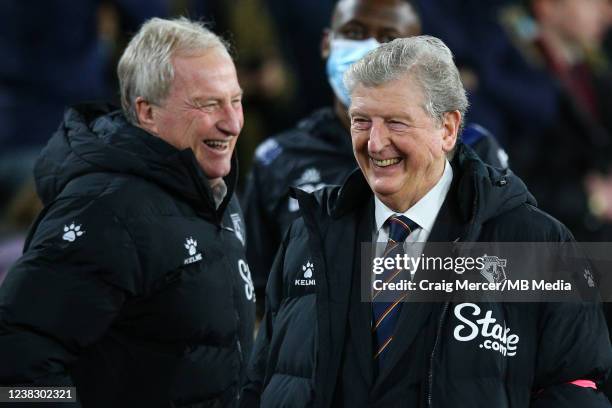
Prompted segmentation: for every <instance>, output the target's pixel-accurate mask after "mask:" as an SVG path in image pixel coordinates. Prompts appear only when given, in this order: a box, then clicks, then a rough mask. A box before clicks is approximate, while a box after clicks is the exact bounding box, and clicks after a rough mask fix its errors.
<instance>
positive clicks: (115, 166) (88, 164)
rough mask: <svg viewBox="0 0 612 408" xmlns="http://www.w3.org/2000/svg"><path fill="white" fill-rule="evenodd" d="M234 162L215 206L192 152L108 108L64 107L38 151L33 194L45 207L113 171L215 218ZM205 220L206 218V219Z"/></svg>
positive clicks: (233, 173)
mask: <svg viewBox="0 0 612 408" xmlns="http://www.w3.org/2000/svg"><path fill="white" fill-rule="evenodd" d="M237 170H238V168H237V161H236V157H235V154H234V156H233V157H232V170H231V172H230V174H228V176H226V177H225V178H224V180H225V183H226V185H227V194H226V196H225V198H224V200H223V203H222V204H221V205H220V206H219V208H218V209H216V208H215V204H214V200H213V196H212V192H211V190H210V186H209V183H208V180H207V178H206V176H205V174H204V172H203V171H202V169H201V168H200V166H199V165H198V162H197V160H196V158H195V155H194V154H193V151H192V150H191V149H185V150H182V151H181V150H178V149H176V148H175V147H173V146H171V145H170V144H168V143H166V142H165V141H163V140H162V139H160V138H158V137H156V136H154V135H152V134H150V133H148V132H147V131H145V130H143V129H141V128H138V127H136V126H133V125H131V124H130V123H128V122H127V120H126V119H125V117H124V115H123V114H122V112H121V111H120V110H116V109H115V108H114V107H112V106H111V105H107V104H81V105H76V106H74V107H71V108H68V109H67V110H66V112H65V114H64V120H63V122H62V123H61V124H60V127H59V129H58V130H57V131H56V132H55V133H54V134H53V136H52V137H51V139H50V140H49V143H48V144H47V146H46V147H45V148H44V149H43V150H42V152H41V155H40V157H39V159H38V160H37V162H36V165H35V169H34V177H35V180H36V188H37V191H38V195H39V196H40V198H41V199H42V201H43V203H44V204H45V205H47V204H49V203H50V202H51V201H53V200H54V199H55V198H56V197H57V196H58V195H59V194H60V193H61V192H62V190H63V189H64V188H65V186H66V185H67V184H68V183H69V182H70V181H72V180H74V179H76V178H78V177H80V176H83V175H86V174H90V173H99V172H103V173H117V174H123V175H132V176H136V177H140V178H143V179H146V180H148V181H150V182H152V183H155V184H157V185H158V186H160V187H161V188H163V189H165V190H167V191H169V192H171V193H172V194H173V195H175V196H176V197H177V198H181V199H183V200H185V201H187V202H189V203H190V204H191V205H192V206H193V207H194V208H195V209H196V211H198V212H199V213H202V214H203V215H208V216H212V217H213V218H218V217H217V216H216V214H217V213H220V214H222V213H223V210H224V209H225V207H226V206H227V203H228V202H229V200H230V199H231V196H232V195H233V191H234V188H235V185H236V180H237V173H238V172H237ZM207 218H208V217H207Z"/></svg>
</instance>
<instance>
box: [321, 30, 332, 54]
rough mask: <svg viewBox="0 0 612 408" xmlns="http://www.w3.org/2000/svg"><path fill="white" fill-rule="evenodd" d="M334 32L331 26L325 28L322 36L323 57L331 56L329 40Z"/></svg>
mask: <svg viewBox="0 0 612 408" xmlns="http://www.w3.org/2000/svg"><path fill="white" fill-rule="evenodd" d="M331 35H332V32H331V30H330V29H329V28H326V29H324V30H323V36H322V37H321V58H323V60H326V59H327V58H328V57H329V40H330V36H331Z"/></svg>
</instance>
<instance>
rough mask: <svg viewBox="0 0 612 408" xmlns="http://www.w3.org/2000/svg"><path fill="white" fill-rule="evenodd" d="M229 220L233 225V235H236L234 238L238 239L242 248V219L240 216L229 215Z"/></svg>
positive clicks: (236, 214)
mask: <svg viewBox="0 0 612 408" xmlns="http://www.w3.org/2000/svg"><path fill="white" fill-rule="evenodd" d="M230 218H231V219H232V224H234V234H236V238H238V241H240V242H241V243H242V246H244V234H243V232H242V219H241V218H240V214H238V213H233V214H230Z"/></svg>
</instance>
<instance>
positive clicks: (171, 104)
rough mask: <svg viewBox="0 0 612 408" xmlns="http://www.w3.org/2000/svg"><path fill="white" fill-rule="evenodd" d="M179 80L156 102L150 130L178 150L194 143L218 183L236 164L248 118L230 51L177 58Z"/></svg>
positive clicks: (201, 161)
mask: <svg viewBox="0 0 612 408" xmlns="http://www.w3.org/2000/svg"><path fill="white" fill-rule="evenodd" d="M172 64H173V67H174V80H173V81H172V85H171V86H170V91H169V94H168V96H167V97H166V99H165V100H164V101H163V102H162V103H161V104H159V106H158V105H154V104H151V105H149V106H150V107H151V108H150V112H151V113H150V123H148V124H147V126H143V127H145V128H146V129H147V130H149V131H150V132H152V133H153V134H155V135H157V136H158V137H160V138H161V139H163V140H165V141H166V142H168V143H169V144H171V145H173V146H174V147H176V148H177V149H179V150H183V149H187V148H191V150H192V151H193V153H194V154H195V157H196V158H197V160H198V163H199V164H200V167H201V168H202V170H203V171H204V173H205V174H206V176H207V177H208V178H209V179H210V180H211V183H212V184H214V182H215V181H218V180H219V179H220V178H221V177H224V176H226V175H227V174H228V173H229V172H230V169H231V157H232V152H233V151H234V147H235V146H236V141H237V139H238V135H239V134H240V131H241V129H242V125H243V123H244V119H243V115H242V89H241V88H240V85H239V84H238V78H237V76H236V69H235V67H234V63H233V62H232V59H231V58H230V57H229V55H228V54H227V53H226V52H225V51H223V50H220V49H211V50H208V51H205V52H204V53H202V54H198V55H175V56H174V57H173V58H172Z"/></svg>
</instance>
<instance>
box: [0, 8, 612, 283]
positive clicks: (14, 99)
mask: <svg viewBox="0 0 612 408" xmlns="http://www.w3.org/2000/svg"><path fill="white" fill-rule="evenodd" d="M413 3H414V4H415V6H416V7H417V8H418V10H419V13H420V15H421V19H422V32H423V33H426V34H430V35H434V36H437V37H439V38H441V39H442V40H443V41H444V42H446V43H447V44H448V45H449V47H450V48H451V50H452V51H453V53H454V54H455V57H456V61H457V65H458V66H459V67H460V69H461V74H462V79H463V81H464V84H465V87H466V88H467V89H468V91H469V102H470V108H469V110H468V115H467V117H468V120H469V121H470V122H471V123H477V124H479V125H481V126H483V127H484V128H486V129H488V130H489V131H490V132H491V133H492V134H493V135H494V136H495V137H496V138H497V140H498V142H499V143H500V144H501V145H502V146H503V147H504V149H505V151H506V152H507V154H508V157H509V166H510V168H511V169H512V170H513V171H514V172H515V173H517V174H518V175H519V176H520V177H521V178H523V180H525V182H526V184H527V186H528V187H529V189H530V191H531V192H532V194H533V195H534V196H535V198H536V199H537V201H538V203H539V206H540V207H541V208H542V209H544V210H545V211H547V212H549V213H551V214H553V215H554V216H555V217H557V218H559V219H560V220H561V221H562V222H564V223H565V224H566V225H567V226H568V227H569V228H570V230H571V231H572V232H573V233H574V234H575V236H576V238H577V239H578V240H580V241H612V172H611V170H612V166H611V164H612V76H611V72H612V71H611V70H610V61H611V59H610V58H611V57H612V32H611V30H610V28H611V26H612V1H611V0H488V1H481V0H415V1H413ZM333 5H334V1H333V0H317V1H305V0H223V1H221V0H215V1H210V0H147V1H144V0H112V1H111V0H79V1H72V0H48V1H46V2H38V3H37V5H36V6H35V7H33V6H32V5H31V4H28V3H27V2H23V1H18V0H5V1H3V4H2V9H1V10H0V282H1V281H2V278H3V274H4V273H5V271H6V270H7V269H8V266H9V265H10V264H11V263H12V262H13V261H14V260H15V259H16V258H17V257H18V256H19V254H20V252H21V248H22V245H23V242H24V240H25V239H26V233H27V229H28V227H29V225H30V224H31V222H32V221H33V220H34V219H35V217H36V216H37V214H38V211H39V210H40V207H41V205H40V203H39V201H38V199H37V197H36V193H35V187H34V184H33V181H32V167H33V163H34V161H35V159H36V157H37V155H38V153H39V152H40V150H41V148H42V147H43V146H44V145H45V143H46V142H47V140H48V139H49V137H50V136H51V134H52V133H53V132H54V131H55V129H57V127H58V125H59V123H60V121H61V119H62V114H63V110H64V108H65V107H66V106H67V105H70V104H74V103H77V102H81V101H85V100H107V101H111V102H114V103H116V104H118V92H117V91H116V90H117V79H116V74H115V67H116V63H117V59H118V57H119V55H121V52H122V50H123V47H124V46H125V44H126V42H127V40H128V39H129V38H130V35H131V33H133V32H135V31H136V30H137V28H138V27H139V25H140V24H141V23H142V22H143V21H145V20H146V19H148V18H150V17H154V16H158V17H170V16H176V15H187V16H189V17H191V18H198V19H202V20H205V21H208V22H210V24H211V26H212V28H213V30H214V31H215V32H217V33H219V34H221V35H222V36H223V37H224V38H226V39H228V40H229V41H230V43H231V44H232V48H233V52H234V54H235V57H236V63H237V67H238V77H239V79H240V82H241V86H242V87H243V89H244V101H243V105H244V116H245V126H244V129H243V131H242V134H241V137H240V142H239V143H238V156H239V160H240V164H241V174H240V176H241V180H242V181H244V180H245V178H246V174H248V171H249V168H250V165H251V162H252V157H253V151H254V149H255V147H256V146H257V145H259V144H260V143H261V142H262V141H264V140H265V139H266V138H268V137H269V136H271V135H274V134H275V133H277V132H279V131H281V130H283V129H286V128H288V127H291V126H293V125H294V124H295V122H296V121H297V120H298V119H299V118H301V117H304V116H306V115H308V114H309V113H310V112H312V111H313V110H315V109H316V108H319V107H321V106H327V105H330V104H331V101H332V92H331V90H330V88H329V86H328V85H327V78H326V75H325V61H324V60H323V58H322V56H321V40H322V33H323V32H324V29H325V27H326V25H327V24H328V22H329V15H330V13H331V10H332V8H333ZM240 185H241V186H244V183H241V184H240Z"/></svg>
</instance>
